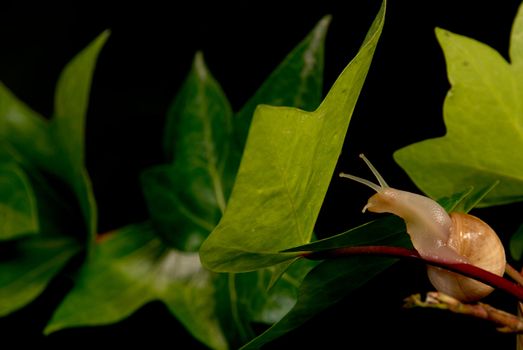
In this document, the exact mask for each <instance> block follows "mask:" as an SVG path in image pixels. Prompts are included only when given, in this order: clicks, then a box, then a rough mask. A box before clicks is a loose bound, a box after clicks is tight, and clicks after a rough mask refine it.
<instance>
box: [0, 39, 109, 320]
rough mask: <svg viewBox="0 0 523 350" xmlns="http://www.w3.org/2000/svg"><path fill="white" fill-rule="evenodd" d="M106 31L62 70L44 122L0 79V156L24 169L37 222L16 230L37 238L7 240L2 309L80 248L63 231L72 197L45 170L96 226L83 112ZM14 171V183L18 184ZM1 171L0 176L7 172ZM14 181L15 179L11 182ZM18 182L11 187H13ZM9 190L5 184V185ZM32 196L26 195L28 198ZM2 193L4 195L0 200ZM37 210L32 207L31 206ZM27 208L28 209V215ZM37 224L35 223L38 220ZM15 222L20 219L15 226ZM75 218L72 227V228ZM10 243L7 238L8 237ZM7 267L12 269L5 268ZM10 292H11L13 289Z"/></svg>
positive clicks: (0, 266)
mask: <svg viewBox="0 0 523 350" xmlns="http://www.w3.org/2000/svg"><path fill="white" fill-rule="evenodd" d="M107 37H108V32H104V33H102V34H101V35H100V36H99V37H98V38H97V39H95V40H94V42H93V43H91V45H89V46H88V47H87V48H86V49H85V50H83V51H82V52H80V53H79V54H78V55H77V56H76V57H75V58H74V59H73V60H72V61H71V62H70V63H69V64H68V65H67V66H66V67H65V69H64V70H63V72H62V74H61V76H60V78H59V81H58V85H57V90H56V95H55V115H54V117H53V118H52V119H51V120H50V121H48V120H46V119H44V118H43V117H42V116H40V115H39V114H38V113H36V112H34V111H32V110H31V109H30V108H29V107H27V106H26V105H25V104H24V103H22V102H21V101H19V100H18V99H17V98H16V97H15V96H14V95H13V94H12V93H11V92H10V91H9V90H8V89H7V88H6V87H5V86H4V85H3V84H1V83H0V147H1V150H0V155H1V156H2V158H4V156H5V155H9V157H11V158H10V159H11V160H12V161H14V163H16V164H18V165H20V169H22V168H23V169H24V171H25V174H27V175H28V176H27V178H24V179H23V181H24V182H26V181H27V183H25V185H24V186H26V189H28V188H29V187H28V186H29V183H30V186H31V189H32V193H31V194H30V195H29V194H27V195H28V196H30V197H34V198H32V199H31V200H32V202H31V204H29V205H30V206H33V205H35V202H36V207H37V208H32V209H31V210H32V212H31V214H30V215H35V217H36V216H37V217H38V221H37V222H36V221H34V220H35V218H33V219H32V220H33V223H32V224H29V223H28V222H26V224H25V225H26V227H24V226H23V224H22V223H17V227H18V229H20V230H26V229H27V226H28V225H31V226H32V227H31V230H34V229H36V228H37V229H38V232H39V233H40V234H39V235H38V236H37V237H35V238H34V239H33V238H31V239H24V240H22V241H20V242H18V241H16V242H9V246H7V245H3V246H2V247H0V248H2V249H4V248H5V249H13V250H14V251H15V254H14V255H13V256H9V257H7V258H6V259H2V261H1V262H0V272H1V274H2V276H0V294H1V298H2V301H1V303H2V304H1V307H0V308H1V309H2V311H1V313H2V314H6V313H8V312H11V311H13V310H16V309H18V308H20V307H22V306H23V305H25V304H27V303H29V302H30V301H31V300H33V299H34V298H35V297H36V296H38V295H39V294H40V293H41V292H42V290H43V289H44V288H45V286H46V285H47V284H48V283H49V281H50V280H51V278H52V277H53V276H54V275H55V274H56V273H58V272H59V271H60V270H61V268H62V267H63V266H64V265H65V263H66V262H67V261H68V259H69V258H70V257H71V256H72V255H74V254H75V253H76V252H78V250H79V247H78V245H77V244H76V243H75V242H74V241H73V240H72V239H69V238H66V237H65V236H60V235H65V234H68V233H70V230H69V226H68V225H69V224H70V222H69V221H70V219H71V218H75V216H74V215H70V214H71V209H70V208H71V204H70V203H65V201H64V200H63V198H61V197H60V196H57V193H58V192H57V191H55V190H53V189H52V188H51V187H50V184H49V183H48V181H47V180H48V178H46V177H45V176H42V174H43V173H45V172H47V173H51V174H54V175H56V176H57V177H58V178H60V179H62V180H63V181H64V182H66V183H67V184H68V185H69V186H70V187H71V188H72V189H73V191H74V192H75V194H76V197H77V199H78V201H79V203H80V207H81V208H82V212H83V216H84V218H85V220H86V223H87V226H88V227H87V231H88V234H89V237H90V238H91V239H92V238H94V235H95V232H96V206H95V202H94V196H93V193H92V190H91V185H90V182H89V179H88V177H87V173H86V170H85V166H84V129H85V125H84V124H85V115H86V112H87V103H88V95H89V89H90V85H91V78H92V73H93V69H94V65H95V62H96V58H97V56H98V53H99V51H100V49H101V48H102V46H103V44H104V43H105V41H106V39H107ZM20 174H22V173H21V172H20V173H18V176H19V182H18V187H20V186H21V184H20V181H22V178H20ZM4 178H5V177H4ZM15 185H16V183H15ZM13 188H15V187H13ZM2 194H3V195H5V196H7V195H8V194H9V193H8V192H7V191H2ZM27 199H30V198H28V197H26V200H27ZM3 200H5V199H4V198H2V201H3ZM9 206H10V210H20V209H21V207H20V203H14V202H13V203H10V204H9ZM34 209H37V213H35V212H34ZM27 210H29V209H28V208H26V214H29V212H28V211H27ZM36 223H38V224H39V225H38V227H35V225H36ZM18 225H20V226H18ZM76 227H77V225H76V226H75V228H76ZM6 244H7V243H6ZM10 271H11V272H10ZM10 294H12V295H10Z"/></svg>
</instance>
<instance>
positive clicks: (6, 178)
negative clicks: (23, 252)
mask: <svg viewBox="0 0 523 350" xmlns="http://www.w3.org/2000/svg"><path fill="white" fill-rule="evenodd" d="M0 223H1V229H0V241H2V240H11V239H14V238H19V237H22V236H26V235H28V234H35V233H37V232H38V209H37V207H36V202H35V195H34V193H33V190H32V188H31V183H30V182H29V179H28V178H27V176H26V175H25V173H24V172H23V171H22V169H20V167H18V166H17V165H16V164H15V163H7V164H0Z"/></svg>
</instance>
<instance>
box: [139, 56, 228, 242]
mask: <svg viewBox="0 0 523 350" xmlns="http://www.w3.org/2000/svg"><path fill="white" fill-rule="evenodd" d="M231 137H232V111H231V108H230V106H229V102H228V101H227V98H226V97H225V95H224V94H223V92H222V90H221V88H220V86H219V85H218V83H217V82H216V81H215V80H214V78H213V77H212V76H211V74H210V72H209V71H208V70H207V68H206V66H205V63H204V61H203V56H202V54H201V53H198V54H196V56H195V58H194V63H193V66H192V70H191V72H190V73H189V76H188V77H187V79H186V81H185V83H184V84H183V86H182V88H181V91H180V93H179V94H178V96H177V97H176V99H175V101H174V103H173V106H172V107H171V109H170V110H169V113H168V116H167V126H166V133H165V153H166V155H167V158H168V159H169V160H171V161H172V164H169V165H160V166H157V167H154V168H152V169H149V170H147V171H145V172H144V173H143V175H142V184H143V190H144V194H145V197H146V199H147V205H148V207H149V213H150V215H151V218H152V220H153V222H154V224H155V227H156V228H157V229H158V232H159V233H160V234H161V235H162V237H163V238H165V239H166V241H167V242H169V243H170V244H172V245H173V246H174V247H175V248H177V249H181V250H185V251H196V250H198V248H199V247H200V245H201V243H202V242H203V240H204V239H205V238H206V237H207V235H208V234H209V232H211V231H212V230H213V229H214V227H215V226H216V224H217V223H218V221H219V220H220V217H221V215H222V213H223V211H224V210H225V204H226V200H227V195H228V194H227V193H228V192H229V191H230V189H228V188H227V187H228V186H229V187H230V185H228V183H227V179H231V178H233V177H234V174H227V173H226V171H227V169H226V167H225V163H226V160H227V157H228V156H229V153H230V149H231Z"/></svg>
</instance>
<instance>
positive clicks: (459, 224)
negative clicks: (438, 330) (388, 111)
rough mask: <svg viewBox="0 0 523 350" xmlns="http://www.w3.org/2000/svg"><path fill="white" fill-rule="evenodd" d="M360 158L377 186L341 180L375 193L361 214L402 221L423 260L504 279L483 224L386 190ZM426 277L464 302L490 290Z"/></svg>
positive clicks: (496, 246) (499, 247)
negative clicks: (476, 269)
mask: <svg viewBox="0 0 523 350" xmlns="http://www.w3.org/2000/svg"><path fill="white" fill-rule="evenodd" d="M360 158H362V159H363V160H364V161H365V163H366V164H367V166H368V167H369V168H370V170H371V171H372V173H373V174H374V176H375V177H376V179H377V180H378V183H379V185H378V184H375V183H373V182H371V181H369V180H366V179H362V178H360V177H357V176H353V175H349V174H345V173H341V174H340V176H341V177H344V178H348V179H351V180H354V181H357V182H359V183H362V184H364V185H366V186H368V187H370V188H372V189H373V190H374V191H376V194H374V195H373V196H371V197H370V198H369V200H368V202H367V204H366V205H365V207H364V208H363V212H365V211H366V210H369V211H371V212H375V213H392V214H395V215H397V216H399V217H401V218H402V219H403V220H404V221H405V224H406V227H407V233H408V234H409V236H410V239H411V241H412V245H413V246H414V248H415V249H416V250H417V251H418V253H419V254H420V256H421V257H423V258H426V259H429V260H440V261H444V262H447V263H468V264H472V265H475V266H477V267H480V268H482V269H484V270H487V271H490V272H492V273H494V274H496V275H498V276H502V275H503V273H504V272H505V265H506V258H505V250H504V248H503V244H502V243H501V241H500V239H499V237H498V236H497V234H496V233H495V232H494V230H493V229H492V228H491V227H490V226H489V225H488V224H487V223H485V222H484V221H482V220H481V219H479V218H477V217H475V216H473V215H469V214H465V213H458V212H453V213H450V214H448V213H447V212H446V211H445V209H444V208H443V207H441V206H440V205H439V204H438V203H437V202H436V201H434V200H432V199H430V198H428V197H425V196H422V195H419V194H415V193H411V192H406V191H401V190H397V189H394V188H391V187H389V186H388V185H387V183H386V182H385V180H384V179H383V177H382V176H381V175H380V174H379V173H378V171H377V170H376V168H374V166H373V165H372V164H371V163H370V161H369V160H368V159H367V158H365V156H364V155H363V154H360ZM427 272H428V277H429V280H430V282H431V283H432V285H433V286H434V287H435V288H436V289H437V290H438V291H440V292H443V293H445V294H448V295H450V296H452V297H454V298H456V299H459V300H461V301H463V302H471V301H477V300H479V299H481V298H483V297H485V296H487V295H488V294H490V293H491V292H492V291H493V288H492V287H490V286H487V285H486V284H483V283H481V282H478V281H476V280H473V279H471V278H467V277H464V276H462V275H459V274H457V273H454V272H450V271H447V270H444V269H441V268H438V267H433V266H428V268H427Z"/></svg>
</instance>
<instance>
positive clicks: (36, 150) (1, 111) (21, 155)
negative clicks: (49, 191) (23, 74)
mask: <svg viewBox="0 0 523 350" xmlns="http://www.w3.org/2000/svg"><path fill="white" fill-rule="evenodd" d="M0 140H1V142H0V146H1V147H2V152H3V153H7V152H9V153H11V154H14V155H15V158H16V160H17V161H20V162H23V163H32V164H35V165H38V166H40V167H42V168H44V169H47V168H53V167H54V161H55V160H54V152H55V145H54V144H53V142H52V141H51V139H50V135H49V128H48V123H47V120H45V119H44V118H43V117H42V116H41V115H39V114H38V113H36V112H34V111H33V110H32V109H31V108H29V107H28V106H26V105H25V104H24V103H23V102H21V101H20V100H19V99H18V98H16V96H15V95H14V94H13V93H12V92H11V91H9V89H8V88H7V87H6V86H5V85H4V84H3V83H2V82H0Z"/></svg>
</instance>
